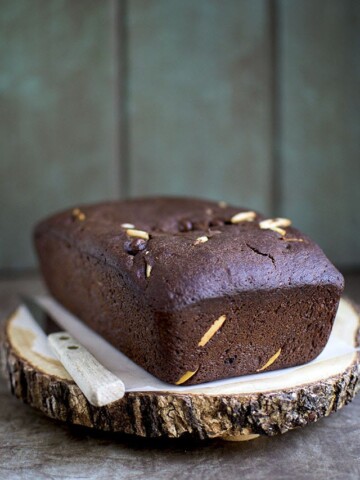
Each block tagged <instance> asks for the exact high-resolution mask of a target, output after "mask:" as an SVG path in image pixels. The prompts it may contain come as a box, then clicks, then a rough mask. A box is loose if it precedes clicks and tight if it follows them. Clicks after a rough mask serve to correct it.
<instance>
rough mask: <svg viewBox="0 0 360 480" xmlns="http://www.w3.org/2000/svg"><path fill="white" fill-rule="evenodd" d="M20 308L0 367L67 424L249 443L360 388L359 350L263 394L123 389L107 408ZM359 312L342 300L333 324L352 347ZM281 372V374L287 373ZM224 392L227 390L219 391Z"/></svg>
mask: <svg viewBox="0 0 360 480" xmlns="http://www.w3.org/2000/svg"><path fill="white" fill-rule="evenodd" d="M18 317H19V309H18V310H17V311H15V312H14V314H13V315H12V316H11V317H10V318H9V319H8V321H7V322H6V324H5V327H4V329H3V331H2V333H1V339H0V347H1V348H0V353H1V365H2V370H3V372H4V374H5V377H6V378H7V380H8V382H9V385H10V388H11V391H12V393H13V394H14V395H16V396H17V397H18V398H20V399H21V400H23V401H24V402H26V403H28V404H29V405H31V406H33V407H35V408H37V409H39V410H41V411H42V412H43V413H45V415H47V416H49V417H51V418H54V419H58V420H62V421H65V422H68V423H71V424H77V425H83V426H86V427H91V428H96V429H99V430H104V431H112V432H122V433H129V434H135V435H139V436H143V437H160V436H168V437H180V436H181V435H183V434H186V433H188V434H191V435H193V436H194V437H198V438H214V437H221V438H224V439H229V440H248V439H252V438H256V436H258V435H267V436H272V435H276V434H279V433H285V432H287V431H288V430H291V429H294V428H297V427H303V426H306V425H307V424H308V423H312V422H315V421H317V420H318V419H319V418H321V417H324V416H328V415H329V414H330V413H332V412H334V411H336V410H338V409H340V408H342V407H343V406H344V405H346V404H347V403H348V402H350V401H351V400H352V399H353V397H354V396H355V394H356V393H357V392H358V390H359V389H360V382H359V377H360V354H359V352H358V351H355V350H353V351H351V352H349V353H347V354H343V355H342V356H341V357H338V358H329V359H327V360H324V361H323V362H321V363H318V364H317V365H312V366H311V364H309V366H307V367H306V368H308V372H309V378H311V379H312V380H311V381H309V383H306V382H305V383H304V382H303V381H302V382H298V383H297V382H296V379H297V378H302V379H303V378H304V377H303V376H302V377H301V376H297V374H294V373H291V374H289V375H286V374H285V375H281V376H279V377H276V378H274V380H273V387H275V388H271V387H272V383H271V380H269V382H268V386H267V388H265V389H264V391H259V389H256V388H254V390H253V391H251V389H249V388H243V393H228V391H227V392H226V390H224V391H223V392H222V391H221V388H218V389H217V390H215V389H212V390H210V389H208V388H205V386H204V387H201V386H200V387H199V388H198V389H197V390H196V391H192V392H185V393H184V392H181V393H180V392H179V393H177V392H174V391H172V392H169V391H160V392H151V391H149V392H128V393H126V394H125V396H124V398H122V399H121V400H119V401H117V402H114V403H112V404H110V405H108V406H105V407H94V406H92V405H90V404H89V402H88V401H87V400H86V399H85V397H84V395H83V394H82V393H81V391H80V389H79V388H78V387H77V386H76V384H75V383H74V382H73V381H72V379H71V377H70V376H69V374H68V373H67V372H66V370H64V368H63V367H62V365H61V364H60V363H59V362H58V361H56V360H54V359H52V358H47V357H46V356H42V355H39V354H38V353H36V351H35V350H34V349H33V348H32V346H33V345H34V343H35V342H36V331H35V330H34V331H30V330H27V329H26V328H21V327H19V322H16V319H18ZM359 327H360V314H359V311H358V310H357V308H356V307H355V306H354V304H352V303H351V302H350V301H348V300H342V301H341V304H340V308H339V312H338V315H337V319H336V323H335V327H334V328H336V329H337V331H338V332H341V335H342V338H343V339H344V341H346V342H347V343H348V344H349V341H350V343H351V345H352V346H353V347H357V346H358V345H359ZM284 372H285V373H286V371H284ZM224 392H225V393H224Z"/></svg>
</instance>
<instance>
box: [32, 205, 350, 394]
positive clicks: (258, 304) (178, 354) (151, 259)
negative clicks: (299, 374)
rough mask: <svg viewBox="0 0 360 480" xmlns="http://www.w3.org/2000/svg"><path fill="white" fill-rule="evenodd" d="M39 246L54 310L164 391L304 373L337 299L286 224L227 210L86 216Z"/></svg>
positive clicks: (123, 208)
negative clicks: (296, 369) (288, 370)
mask: <svg viewBox="0 0 360 480" xmlns="http://www.w3.org/2000/svg"><path fill="white" fill-rule="evenodd" d="M35 244H36V249H37V253H38V256H39V260H40V266H41V270H42V273H43V276H44V279H45V281H46V284H47V286H48V288H49V290H50V292H51V294H52V295H53V296H54V297H55V299H57V300H58V301H59V302H60V303H61V304H63V305H64V306H65V307H66V308H67V309H68V310H70V311H71V312H73V313H74V314H75V315H76V316H78V317H79V318H80V319H81V320H82V321H83V322H85V323H86V324H87V325H88V326H90V327H91V328H92V329H93V330H95V331H96V332H98V333H99V334H100V335H101V336H103V337H104V338H105V339H106V340H108V341H109V342H110V343H111V344H112V345H114V346H115V347H116V348H117V349H119V350H121V351H122V352H123V353H124V354H126V355H127V356H128V357H129V358H131V359H132V360H133V361H134V362H136V363H137V364H139V365H141V366H142V367H143V368H144V369H146V370H147V371H148V372H150V373H152V374H153V375H155V376H156V377H158V378H160V379H161V380H164V381H165V382H168V383H171V384H178V385H180V384H198V383H201V382H207V381H211V380H217V379H222V378H228V377H234V376H239V375H244V374H253V373H256V372H263V371H269V370H274V369H280V368H284V367H291V366H295V365H300V364H303V363H306V362H309V361H310V360H312V359H314V358H315V357H316V356H317V355H319V353H320V352H321V351H322V350H323V348H324V346H325V344H326V342H327V340H328V338H329V335H330V332H331V328H332V324H333V321H334V317H335V314H336V310H337V307H338V303H339V299H340V295H341V292H342V289H343V278H342V276H341V274H340V273H339V272H338V271H337V270H336V268H335V267H334V266H333V265H332V264H331V263H330V261H329V260H328V259H327V258H326V256H325V255H324V253H323V252H322V250H321V249H320V248H319V247H318V246H317V245H316V244H315V243H314V242H313V241H312V240H310V238H308V237H307V236H305V235H303V234H302V233H300V232H299V231H298V230H296V229H295V228H292V227H291V222H290V220H287V219H284V218H276V219H266V218H264V217H263V216H262V215H260V214H258V213H256V212H254V211H249V210H245V209H242V208H235V207H232V206H227V205H226V204H225V203H224V202H220V203H216V202H210V201H203V200H197V199H189V198H164V197H159V198H143V199H135V200H128V201H118V202H107V203H101V204H96V205H90V206H82V207H78V208H74V209H72V210H68V211H65V212H62V213H59V214H56V215H54V216H52V217H51V218H49V219H46V220H44V221H43V222H41V223H40V224H39V225H38V226H37V227H36V229H35Z"/></svg>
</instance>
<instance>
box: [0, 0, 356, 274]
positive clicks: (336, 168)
mask: <svg viewBox="0 0 360 480" xmlns="http://www.w3.org/2000/svg"><path fill="white" fill-rule="evenodd" d="M359 59H360V3H359V2H358V1H356V0H343V1H340V0H317V1H316V2H314V1H310V0H301V1H297V0H270V1H269V0H222V1H220V0H196V1H194V0H127V1H126V0H76V1H74V0H2V2H1V4H0V269H2V270H3V271H5V270H7V271H8V270H19V269H23V268H33V267H34V266H35V265H36V263H35V259H34V255H33V252H32V246H31V229H32V226H33V224H34V223H35V222H36V221H37V220H38V219H40V218H42V217H43V216H44V215H47V214H49V213H52V212H53V211H55V210H57V209H61V208H65V207H68V206H71V205H77V204H80V203H83V202H92V201H97V200H101V199H105V198H122V197H126V196H135V195H150V194H187V195H192V194H193V195H196V196H203V197H209V198H215V199H219V200H226V201H229V202H234V203H237V204H242V205H246V206H249V207H251V208H257V209H260V210H262V211H263V212H265V213H266V214H267V215H285V216H288V217H290V218H292V220H293V222H294V224H295V225H296V226H298V227H300V228H302V229H303V230H304V231H306V232H307V233H309V234H310V235H312V236H313V237H314V238H315V239H316V240H317V241H318V242H319V244H320V245H321V246H322V247H323V248H324V250H325V251H326V253H327V254H328V255H329V256H330V258H331V259H332V260H333V261H334V262H336V263H337V264H338V265H340V266H341V267H343V268H355V267H359V266H360V214H359V205H360V193H359V192H360V189H359V187H358V184H359V180H360V155H359V152H360V113H359V112H360V94H359V92H360V60H359Z"/></svg>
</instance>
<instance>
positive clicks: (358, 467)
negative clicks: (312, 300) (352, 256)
mask: <svg viewBox="0 0 360 480" xmlns="http://www.w3.org/2000/svg"><path fill="white" fill-rule="evenodd" d="M346 281H347V288H346V294H347V295H348V296H349V297H350V298H353V299H354V300H355V301H357V302H359V303H360V275H359V274H358V275H355V274H352V275H347V276H346ZM18 292H22V293H28V294H40V293H43V292H44V287H43V285H42V284H41V281H40V280H39V277H38V276H37V275H35V274H34V275H25V276H18V277H15V278H3V279H2V280H0V318H1V320H0V321H2V320H3V319H4V318H5V317H6V315H7V314H8V313H10V312H11V310H12V309H13V308H14V307H15V306H16V302H17V300H16V294H17V293H18ZM0 406H1V408H0V479H1V480H2V479H6V480H8V479H26V480H29V479H36V480H42V479H44V480H45V479H50V478H54V479H55V478H60V479H80V478H84V479H85V478H86V479H88V478H89V479H97V478H99V479H100V478H101V479H104V478H119V479H137V478H146V479H147V480H150V479H157V480H164V479H172V480H176V479H187V478H189V479H190V478H191V479H204V480H205V479H206V480H212V479H214V480H215V479H216V480H227V479H235V478H241V479H242V480H247V479H251V480H261V479H265V478H266V479H267V480H271V479H276V480H285V479H286V480H287V479H289V478H291V479H292V480H296V479H316V480H318V479H320V480H321V479H327V480H335V479H336V480H337V479H339V480H340V479H341V480H343V479H346V480H347V479H354V480H355V479H356V480H357V479H358V478H360V395H359V396H358V397H357V398H356V399H355V400H354V402H352V403H351V404H350V405H348V406H346V407H345V408H344V409H342V410H341V411H339V412H337V413H335V414H333V415H331V416H330V417H328V418H324V419H321V420H319V421H318V422H317V423H315V424H312V425H309V426H307V427H306V428H304V429H299V430H294V431H291V432H288V433H286V434H285V435H280V436H277V437H272V438H259V439H257V440H254V441H250V442H238V443H231V442H224V441H220V440H209V441H203V442H200V441H189V440H185V439H180V440H151V439H150V440H145V439H140V438H137V437H133V436H125V435H116V434H106V433H100V432H94V431H91V430H88V429H85V428H80V427H74V426H69V425H65V424H63V423H60V422H56V421H53V420H50V419H48V418H46V417H45V416H43V415H42V414H41V413H39V412H37V411H35V410H33V409H32V408H30V407H29V406H27V405H25V404H23V403H21V402H20V401H18V400H17V399H15V398H14V397H12V396H11V394H10V393H9V391H8V389H7V387H6V384H5V382H4V380H3V379H1V380H0Z"/></svg>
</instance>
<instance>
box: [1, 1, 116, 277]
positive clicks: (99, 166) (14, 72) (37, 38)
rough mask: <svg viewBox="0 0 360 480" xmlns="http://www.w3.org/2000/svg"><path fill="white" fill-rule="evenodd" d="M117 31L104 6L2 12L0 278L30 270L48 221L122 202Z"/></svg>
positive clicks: (38, 4) (46, 4)
mask: <svg viewBox="0 0 360 480" xmlns="http://www.w3.org/2000/svg"><path fill="white" fill-rule="evenodd" d="M113 29H114V18H113V7H112V2H111V1H110V0H106V1H102V2H99V1H97V0H77V1H76V2H74V1H72V0H64V1H56V0H49V1H48V0H31V1H30V2H29V1H27V0H17V1H15V2H14V1H12V0H4V1H2V2H1V6H0V58H1V77H0V78H1V83H0V131H1V133H0V135H1V137H0V138H1V141H0V182H1V188H0V205H1V208H0V226H1V227H0V228H1V235H0V266H1V268H3V269H10V268H13V269H18V268H27V267H30V266H33V265H34V264H35V258H34V255H33V251H32V245H31V232H32V228H33V225H34V223H35V222H36V221H37V220H39V219H40V218H41V217H43V216H44V215H47V214H50V213H52V212H53V211H55V210H57V209H61V208H65V207H67V206H72V205H74V204H75V205H77V204H80V203H82V202H90V201H97V200H100V199H102V198H107V197H114V196H116V195H117V194H118V193H119V178H118V177H119V162H118V152H117V133H118V132H117V97H116V89H117V61H118V60H117V56H116V55H115V48H116V44H115V38H114V37H115V35H114V32H113ZM116 41H117V39H116Z"/></svg>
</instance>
